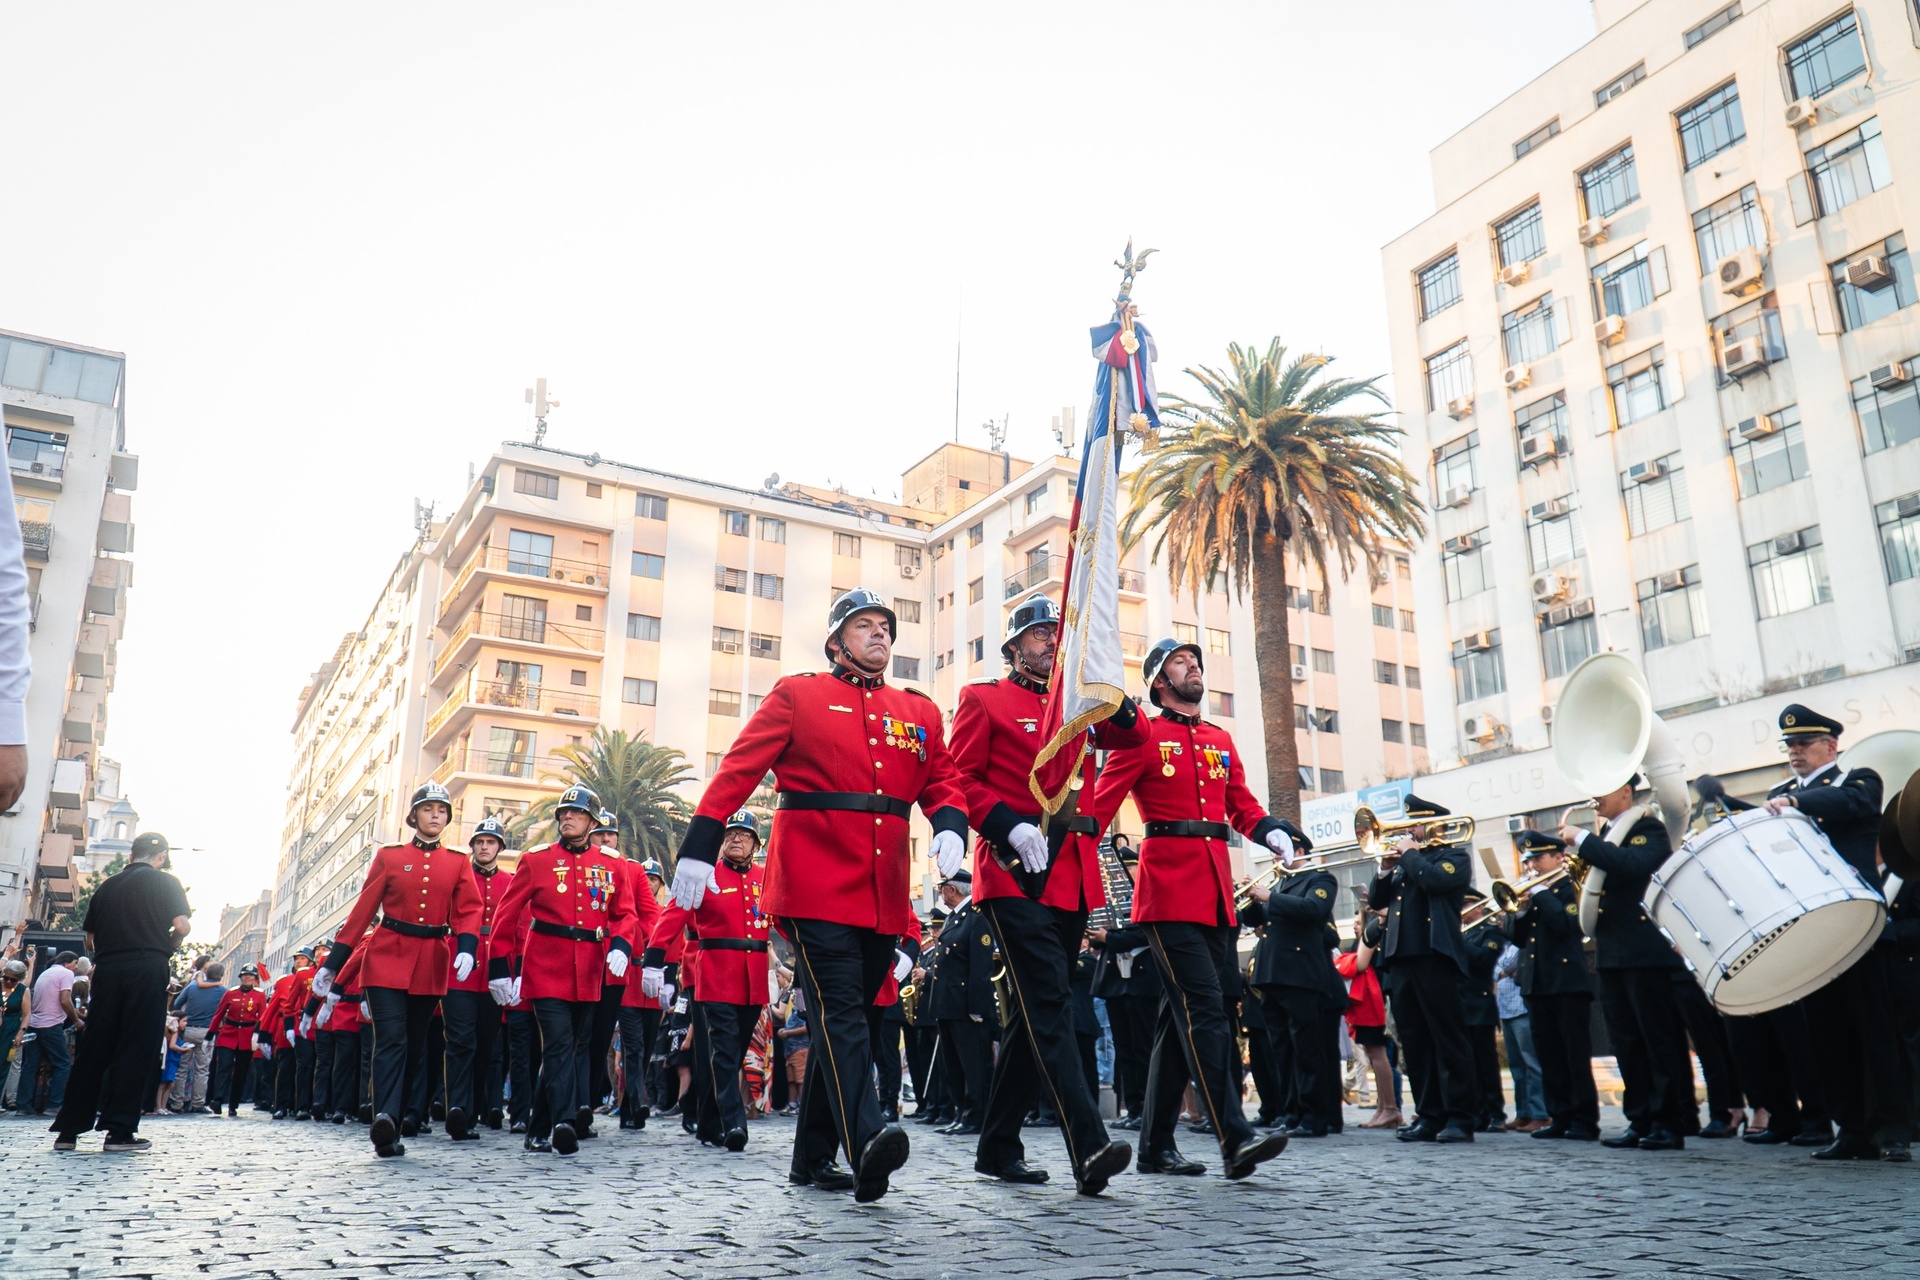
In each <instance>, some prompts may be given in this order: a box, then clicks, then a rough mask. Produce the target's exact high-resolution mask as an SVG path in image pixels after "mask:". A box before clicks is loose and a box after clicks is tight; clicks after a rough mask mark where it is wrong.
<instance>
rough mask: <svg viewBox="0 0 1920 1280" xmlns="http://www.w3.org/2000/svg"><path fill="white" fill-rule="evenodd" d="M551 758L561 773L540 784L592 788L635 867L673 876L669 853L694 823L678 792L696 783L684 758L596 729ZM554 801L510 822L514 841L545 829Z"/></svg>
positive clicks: (666, 749)
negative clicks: (562, 767) (646, 865)
mask: <svg viewBox="0 0 1920 1280" xmlns="http://www.w3.org/2000/svg"><path fill="white" fill-rule="evenodd" d="M556 754H557V755H558V756H559V758H560V759H561V760H562V761H564V762H565V764H566V772H565V773H548V774H546V775H544V776H543V779H542V780H543V781H546V782H551V783H556V784H559V785H561V786H570V785H572V784H573V783H576V782H577V783H580V784H581V785H583V786H587V787H591V788H592V789H593V791H594V794H596V795H598V796H599V797H600V803H601V804H602V805H604V806H605V807H607V808H609V809H611V810H613V814H614V820H615V821H616V822H618V823H619V824H620V849H621V851H622V852H623V853H625V854H626V855H627V856H628V857H629V858H632V859H634V860H635V861H644V860H645V859H647V858H658V859H659V860H660V865H661V866H662V867H664V868H666V871H667V874H668V875H672V874H673V856H674V851H675V850H676V849H678V848H679V847H680V838H681V837H682V836H684V835H685V834H686V832H687V823H688V822H689V821H690V820H691V819H692V817H693V806H692V805H690V804H688V803H687V801H686V799H685V797H683V796H681V795H680V794H679V793H678V791H677V788H679V787H682V786H685V785H686V784H688V783H690V782H693V781H695V778H694V774H693V769H692V767H691V766H690V765H688V763H687V757H686V756H685V754H684V753H682V752H681V751H679V750H678V749H677V748H674V747H662V746H657V745H655V744H654V743H651V742H649V741H647V739H646V736H645V735H644V734H643V735H640V736H637V737H632V738H629V737H628V736H627V735H626V732H625V731H624V730H620V729H608V728H605V727H598V728H595V729H594V731H593V737H591V738H589V739H588V740H587V741H586V742H582V743H572V744H569V745H567V746H565V747H562V748H560V750H559V751H558V752H557V753H556ZM558 800H559V797H558V796H549V797H548V798H547V799H545V800H542V801H540V802H539V803H538V804H536V805H534V806H533V807H532V808H530V809H528V810H527V812H526V813H524V814H522V815H521V816H520V817H519V818H517V819H515V820H514V822H513V825H512V827H511V828H510V830H511V833H512V835H513V836H514V837H515V839H516V840H521V839H524V838H525V837H527V836H528V835H530V834H531V833H532V832H534V831H535V830H536V829H538V828H542V827H547V826H549V825H550V824H551V823H552V822H553V808H554V805H555V803H556V802H557V801H558Z"/></svg>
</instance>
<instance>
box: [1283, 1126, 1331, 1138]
mask: <svg viewBox="0 0 1920 1280" xmlns="http://www.w3.org/2000/svg"><path fill="white" fill-rule="evenodd" d="M1280 1132H1281V1133H1283V1134H1285V1135H1286V1136H1287V1137H1289V1138H1324V1137H1326V1136H1327V1131H1326V1130H1325V1129H1314V1128H1310V1127H1309V1126H1307V1125H1304V1124H1297V1125H1295V1126H1294V1127H1293V1128H1291V1129H1282V1130H1280Z"/></svg>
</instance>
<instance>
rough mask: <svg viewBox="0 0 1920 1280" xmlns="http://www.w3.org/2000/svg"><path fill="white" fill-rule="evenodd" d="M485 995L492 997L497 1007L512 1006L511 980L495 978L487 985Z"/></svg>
mask: <svg viewBox="0 0 1920 1280" xmlns="http://www.w3.org/2000/svg"><path fill="white" fill-rule="evenodd" d="M487 994H488V995H490V996H492V997H493V1002H494V1003H495V1004H497V1005H500V1006H502V1007H505V1006H506V1005H510V1004H512V1003H513V1002H514V1000H513V979H512V978H495V979H494V980H493V981H491V982H489V983H487Z"/></svg>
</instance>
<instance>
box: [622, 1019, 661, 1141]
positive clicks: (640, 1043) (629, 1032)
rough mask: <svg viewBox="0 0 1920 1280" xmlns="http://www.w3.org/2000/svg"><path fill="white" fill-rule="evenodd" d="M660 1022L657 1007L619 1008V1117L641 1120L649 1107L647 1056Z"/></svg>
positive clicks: (650, 1106)
mask: <svg viewBox="0 0 1920 1280" xmlns="http://www.w3.org/2000/svg"><path fill="white" fill-rule="evenodd" d="M659 1026H660V1010H659V1009H658V1008H648V1007H646V1006H644V1005H634V1006H623V1007H622V1008H621V1010H620V1075H621V1085H620V1118H621V1119H622V1120H629V1121H631V1120H644V1119H646V1117H647V1112H648V1111H649V1110H651V1108H652V1102H651V1100H650V1099H651V1097H652V1095H651V1094H649V1093H648V1092H647V1058H648V1055H649V1053H650V1052H651V1050H652V1048H653V1037H654V1034H655V1033H656V1031H657V1030H658V1029H659Z"/></svg>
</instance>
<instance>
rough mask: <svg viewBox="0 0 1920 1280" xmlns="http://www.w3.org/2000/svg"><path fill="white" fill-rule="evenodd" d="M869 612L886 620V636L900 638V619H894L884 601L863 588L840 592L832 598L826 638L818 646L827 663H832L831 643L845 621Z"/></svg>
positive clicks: (891, 611) (836, 637) (828, 611)
mask: <svg viewBox="0 0 1920 1280" xmlns="http://www.w3.org/2000/svg"><path fill="white" fill-rule="evenodd" d="M869 610H873V611H877V612H879V613H880V614H882V615H884V616H885V617H886V620H887V634H888V635H890V636H892V637H893V638H894V639H895V640H898V639H899V638H900V619H898V618H896V617H894V615H893V610H892V609H889V608H888V607H887V602H886V601H885V600H882V599H881V598H880V597H879V596H877V595H875V594H874V593H873V592H871V591H869V590H867V589H866V588H865V587H855V588H854V589H853V590H851V591H842V592H841V593H840V594H839V595H837V596H835V597H834V600H833V606H832V607H831V608H829V609H828V610H827V638H826V640H825V642H824V643H822V645H821V646H820V647H821V648H822V649H823V650H824V651H825V652H826V655H827V661H829V662H831V661H833V642H834V641H835V640H836V639H838V638H839V636H840V628H841V627H843V626H845V625H846V624H847V619H848V618H851V617H852V616H853V615H854V614H856V613H866V612H868V611H869Z"/></svg>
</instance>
